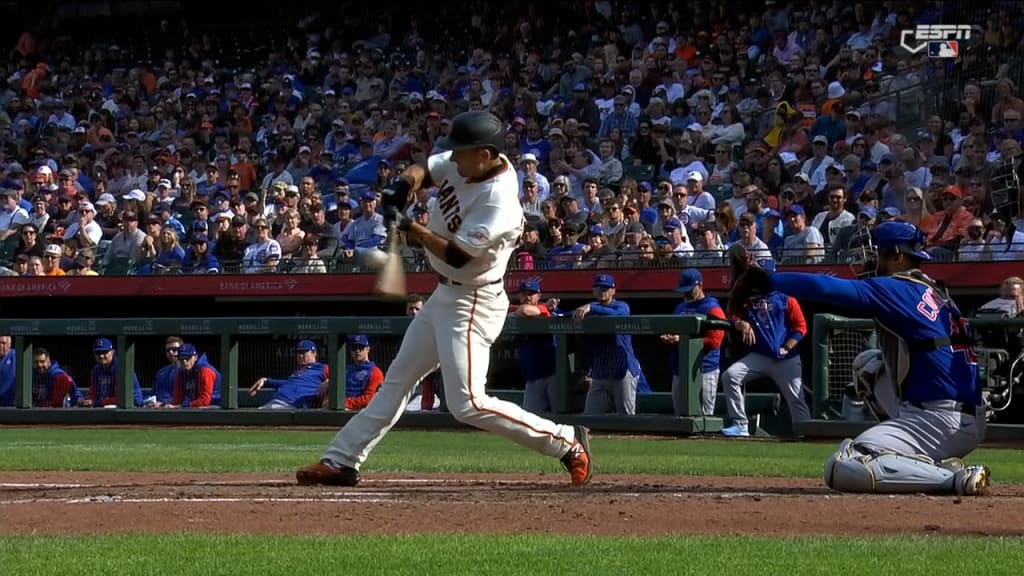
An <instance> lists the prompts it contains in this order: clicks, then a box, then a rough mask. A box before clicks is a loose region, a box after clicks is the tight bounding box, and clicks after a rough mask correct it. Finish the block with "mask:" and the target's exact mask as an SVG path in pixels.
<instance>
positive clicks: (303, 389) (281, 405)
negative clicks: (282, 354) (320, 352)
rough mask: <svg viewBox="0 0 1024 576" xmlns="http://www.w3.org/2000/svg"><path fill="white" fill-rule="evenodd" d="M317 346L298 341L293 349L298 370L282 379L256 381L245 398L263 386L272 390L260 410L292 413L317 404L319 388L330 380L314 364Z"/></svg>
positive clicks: (325, 369)
mask: <svg viewBox="0 0 1024 576" xmlns="http://www.w3.org/2000/svg"><path fill="white" fill-rule="evenodd" d="M316 353H317V346H316V344H315V343H314V342H313V341H312V340H302V341H300V342H299V343H298V344H297V345H296V346H295V355H296V360H297V361H298V368H296V369H295V372H292V374H291V376H288V377H287V378H284V379H279V378H267V377H263V378H260V379H259V380H257V381H256V382H255V383H254V384H253V385H252V387H251V388H249V395H250V396H255V395H256V394H257V393H258V392H259V391H260V390H261V389H262V388H263V387H264V386H270V387H271V388H276V391H275V392H274V396H273V397H272V398H271V399H270V401H269V402H267V403H266V404H264V405H262V406H260V408H259V409H260V410H294V409H296V408H310V407H312V406H313V405H314V403H315V402H316V401H317V395H318V394H319V391H320V385H321V384H323V383H324V382H325V381H326V380H327V378H328V377H329V376H330V371H329V370H328V367H327V365H326V364H321V363H320V362H317V361H316Z"/></svg>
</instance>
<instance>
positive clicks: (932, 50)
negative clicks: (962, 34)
mask: <svg viewBox="0 0 1024 576" xmlns="http://www.w3.org/2000/svg"><path fill="white" fill-rule="evenodd" d="M959 55H960V43H959V42H958V41H956V40H941V41H937V42H929V43H928V57H929V58H956V57H957V56H959Z"/></svg>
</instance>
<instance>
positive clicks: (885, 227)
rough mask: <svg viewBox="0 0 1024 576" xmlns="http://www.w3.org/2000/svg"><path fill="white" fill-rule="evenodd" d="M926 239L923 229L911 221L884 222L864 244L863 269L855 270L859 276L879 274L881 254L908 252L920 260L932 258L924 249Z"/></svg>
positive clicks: (861, 258)
mask: <svg viewBox="0 0 1024 576" xmlns="http://www.w3.org/2000/svg"><path fill="white" fill-rule="evenodd" d="M925 241H926V238H925V235H924V233H923V232H921V229H920V228H918V227H917V226H914V225H913V224H911V223H909V222H903V221H889V222H883V223H881V224H879V225H877V226H875V228H874V230H872V231H871V237H870V238H869V239H868V241H867V242H866V243H865V244H864V245H863V249H862V255H861V257H860V258H859V260H861V262H860V263H861V265H862V269H861V271H859V272H857V271H856V270H855V272H856V274H857V276H858V277H868V276H876V275H878V255H879V254H906V255H907V256H913V257H914V258H917V259H918V260H931V259H932V257H931V255H930V254H928V253H927V252H925V250H924V245H925ZM855 260H857V258H855Z"/></svg>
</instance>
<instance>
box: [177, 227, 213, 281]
mask: <svg viewBox="0 0 1024 576" xmlns="http://www.w3.org/2000/svg"><path fill="white" fill-rule="evenodd" d="M211 244H213V242H211V241H210V237H209V236H207V235H206V234H204V233H199V234H194V235H193V236H192V240H191V241H190V242H189V246H188V250H187V251H186V252H185V258H184V260H183V261H182V263H181V272H182V274H220V273H221V272H222V270H221V266H220V262H219V261H218V260H217V257H216V256H214V255H213V248H215V246H211Z"/></svg>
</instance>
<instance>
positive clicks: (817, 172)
mask: <svg viewBox="0 0 1024 576" xmlns="http://www.w3.org/2000/svg"><path fill="white" fill-rule="evenodd" d="M835 162H836V161H835V159H833V158H832V157H831V156H829V154H828V137H826V136H823V135H821V134H819V135H817V136H815V137H814V140H812V141H811V157H810V158H808V159H807V160H805V161H804V164H803V166H801V167H800V172H801V173H803V174H806V175H807V178H808V181H809V182H810V184H811V188H812V189H813V190H814V192H815V194H817V193H819V192H821V191H822V190H823V189H824V188H825V183H826V181H825V169H826V168H828V167H829V166H831V165H833V164H835Z"/></svg>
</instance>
